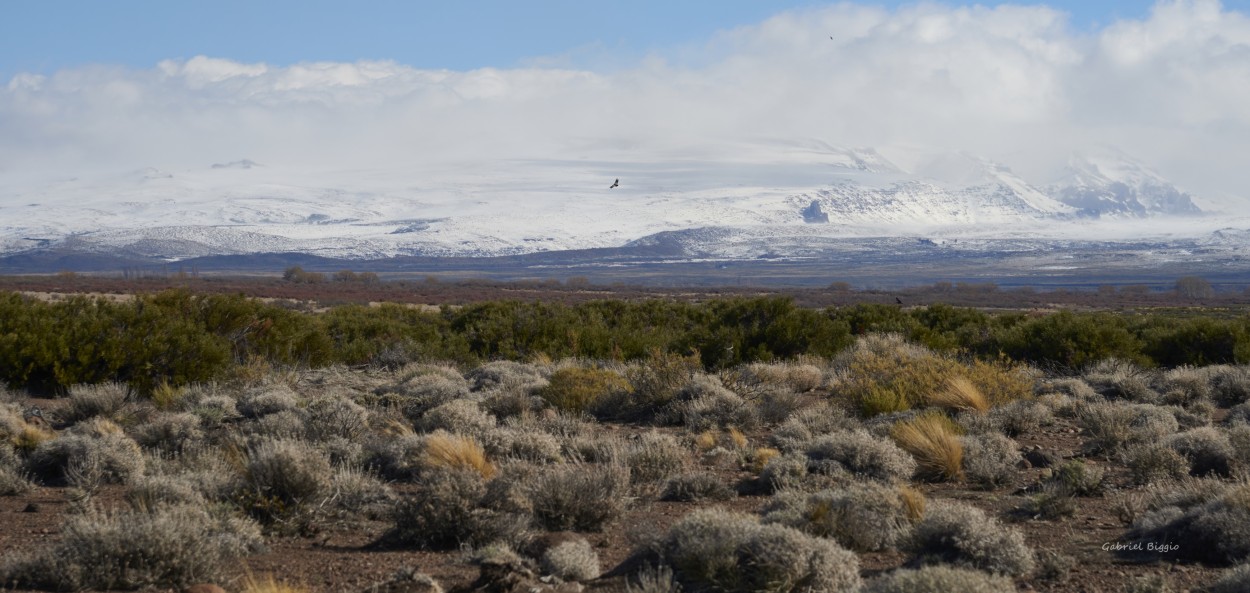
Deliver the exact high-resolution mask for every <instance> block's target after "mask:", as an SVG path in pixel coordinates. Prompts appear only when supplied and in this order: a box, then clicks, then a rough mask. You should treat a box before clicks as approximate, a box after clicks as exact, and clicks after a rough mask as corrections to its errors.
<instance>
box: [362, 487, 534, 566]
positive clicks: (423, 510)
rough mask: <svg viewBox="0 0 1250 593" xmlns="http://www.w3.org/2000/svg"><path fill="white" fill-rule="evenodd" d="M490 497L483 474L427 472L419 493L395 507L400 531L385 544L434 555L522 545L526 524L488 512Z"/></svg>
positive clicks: (389, 535) (520, 518)
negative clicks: (465, 547) (497, 543)
mask: <svg viewBox="0 0 1250 593" xmlns="http://www.w3.org/2000/svg"><path fill="white" fill-rule="evenodd" d="M485 494H486V482H485V480H483V479H482V476H481V474H479V473H477V472H473V471H465V470H437V471H431V472H426V473H425V474H423V475H422V479H421V482H420V483H419V484H417V486H416V488H415V489H414V490H413V491H412V492H410V493H409V494H408V495H406V496H403V497H401V498H400V499H399V501H398V502H397V503H396V504H395V507H394V509H393V511H392V521H393V523H394V525H393V526H392V528H391V529H390V530H389V531H388V532H387V533H386V534H385V535H384V536H383V541H385V542H388V543H391V544H397V545H405V546H415V547H418V548H422V549H429V550H451V549H456V548H458V547H459V546H461V545H469V546H480V545H483V544H487V543H490V542H494V541H504V542H509V543H516V542H518V541H519V540H520V539H521V537H522V535H523V534H524V530H525V523H526V520H525V518H524V517H523V516H520V515H513V514H508V513H501V512H498V511H494V510H491V509H487V508H483V507H482V505H481V501H482V498H483V497H484V496H485Z"/></svg>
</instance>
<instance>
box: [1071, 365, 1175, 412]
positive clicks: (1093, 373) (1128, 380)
mask: <svg viewBox="0 0 1250 593" xmlns="http://www.w3.org/2000/svg"><path fill="white" fill-rule="evenodd" d="M1154 380H1155V378H1154V376H1153V374H1152V373H1150V372H1147V371H1145V370H1143V369H1141V368H1140V367H1138V366H1137V365H1135V364H1133V363H1131V362H1128V361H1125V360H1120V359H1115V358H1110V359H1106V360H1102V361H1099V362H1098V363H1097V364H1095V365H1094V366H1093V367H1091V368H1090V369H1089V370H1087V371H1086V372H1085V381H1086V382H1087V383H1088V384H1089V386H1090V387H1092V388H1093V389H1094V391H1096V392H1098V393H1099V394H1101V395H1102V396H1103V397H1106V398H1108V399H1124V400H1129V401H1132V402H1137V403H1144V404H1157V403H1159V402H1160V401H1162V397H1161V396H1160V395H1159V392H1157V391H1155V390H1154V389H1152V388H1151V386H1150V385H1151V383H1153V382H1154Z"/></svg>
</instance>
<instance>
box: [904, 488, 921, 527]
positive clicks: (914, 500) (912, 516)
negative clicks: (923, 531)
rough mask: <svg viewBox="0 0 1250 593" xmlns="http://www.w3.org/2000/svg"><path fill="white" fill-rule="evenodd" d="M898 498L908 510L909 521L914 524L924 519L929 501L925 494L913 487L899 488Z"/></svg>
mask: <svg viewBox="0 0 1250 593" xmlns="http://www.w3.org/2000/svg"><path fill="white" fill-rule="evenodd" d="M898 497H899V498H900V499H902V501H903V506H904V507H905V508H906V509H907V518H908V519H909V520H911V521H912V522H913V523H914V522H916V521H919V520H921V519H923V518H924V510H925V507H926V506H927V505H928V501H927V500H925V497H924V493H923V492H921V491H919V490H916V489H915V488H912V487H911V486H899V487H898Z"/></svg>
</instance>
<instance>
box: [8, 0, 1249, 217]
mask: <svg viewBox="0 0 1250 593" xmlns="http://www.w3.org/2000/svg"><path fill="white" fill-rule="evenodd" d="M1248 11H1250V0H1228V1H1225V2H1223V3H1220V2H1217V1H1216V0H1162V1H1160V2H1158V3H1153V4H1152V3H1150V2H1097V1H1085V2H1082V1H1079V0H1062V1H1061V0H1052V1H1050V2H1045V3H1012V2H983V3H980V4H970V3H960V2H922V3H914V2H898V1H893V2H839V3H824V2H793V1H775V2H768V1H761V0H756V1H748V0H722V1H717V2H711V1H707V2H694V1H689V2H671V0H670V1H652V0H643V1H637V2H623V1H622V2H614V1H603V2H586V1H573V0H558V1H557V0H552V1H535V2H513V1H507V0H465V1H460V2H400V1H370V2H352V3H345V2H330V1H325V0H304V1H298V2H297V1H291V0H271V1H267V2H253V1H239V0H218V1H215V2H164V1H155V0H149V1H136V0H114V1H110V2H97V1H89V0H81V1H65V0H43V1H34V0H6V1H4V2H0V176H2V175H5V174H6V173H8V174H13V173H14V172H18V171H29V170H43V169H47V170H57V171H64V170H71V171H72V170H78V169H85V168H97V167H99V168H107V167H137V166H164V167H176V166H191V165H194V164H203V163H211V162H219V161H223V160H233V159H238V158H252V159H254V160H258V161H262V162H266V161H267V162H285V161H289V162H295V163H302V164H304V165H306V166H329V165H342V166H369V165H371V164H377V163H384V162H385V163H400V162H403V161H405V160H411V159H492V158H587V157H588V156H589V157H595V156H604V155H610V154H613V153H624V152H632V153H635V154H636V153H639V152H646V153H647V154H653V155H670V156H672V155H677V156H691V155H706V154H713V153H717V151H718V148H717V147H732V146H737V145H740V144H742V143H750V142H756V141H758V140H759V139H769V140H770V141H776V140H785V141H794V142H812V141H817V142H823V143H827V144H832V145H839V146H877V147H888V146H895V147H899V146H902V147H908V146H925V147H935V148H938V149H943V150H947V149H950V150H964V151H969V152H972V153H976V154H979V155H985V156H987V157H989V158H993V159H995V160H999V161H1002V162H1004V163H1007V164H1008V165H1010V166H1012V167H1013V168H1014V169H1016V170H1018V171H1019V172H1021V173H1022V174H1025V175H1026V177H1028V178H1031V180H1040V179H1041V178H1042V177H1044V176H1045V175H1047V174H1048V172H1051V171H1053V170H1054V169H1055V168H1056V167H1057V164H1059V163H1061V162H1062V161H1063V160H1064V159H1065V158H1066V155H1068V154H1069V153H1070V152H1071V151H1073V150H1082V149H1085V148H1087V147H1090V146H1102V145H1111V146H1116V147H1119V148H1121V149H1123V150H1125V151H1126V152H1129V153H1131V154H1132V155H1133V156H1135V157H1137V158H1140V159H1141V160H1143V161H1145V162H1147V163H1149V164H1150V165H1151V166H1153V167H1155V168H1156V169H1158V170H1159V171H1160V172H1161V173H1163V174H1164V175H1165V176H1167V177H1168V178H1170V179H1173V180H1176V181H1177V182H1178V183H1180V184H1181V185H1182V186H1184V187H1186V188H1192V189H1193V190H1194V191H1196V192H1202V193H1205V194H1208V195H1231V196H1242V195H1244V194H1245V193H1247V192H1246V191H1245V190H1244V188H1250V168H1247V167H1245V166H1244V155H1247V154H1250V19H1248V18H1247V13H1248ZM722 152H723V150H722Z"/></svg>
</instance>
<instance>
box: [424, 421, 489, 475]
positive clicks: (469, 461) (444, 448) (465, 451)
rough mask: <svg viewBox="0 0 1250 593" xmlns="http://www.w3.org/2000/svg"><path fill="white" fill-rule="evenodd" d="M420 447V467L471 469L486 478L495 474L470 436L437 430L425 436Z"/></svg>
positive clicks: (483, 452) (484, 453) (480, 447)
mask: <svg viewBox="0 0 1250 593" xmlns="http://www.w3.org/2000/svg"><path fill="white" fill-rule="evenodd" d="M422 449H423V451H422V458H421V466H422V468H425V469H433V470H444V469H450V470H464V471H472V472H476V473H478V474H479V475H481V476H482V477H483V478H486V479H490V478H491V477H493V476H494V475H495V465H494V464H493V463H491V462H490V460H488V459H487V458H486V452H485V451H484V450H483V449H482V446H481V445H479V444H478V443H477V441H475V440H473V438H472V437H467V436H461V435H457V434H451V433H448V432H445V431H442V430H439V431H437V432H434V433H433V434H430V435H427V436H426V437H425V439H424V441H423V442H422Z"/></svg>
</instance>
